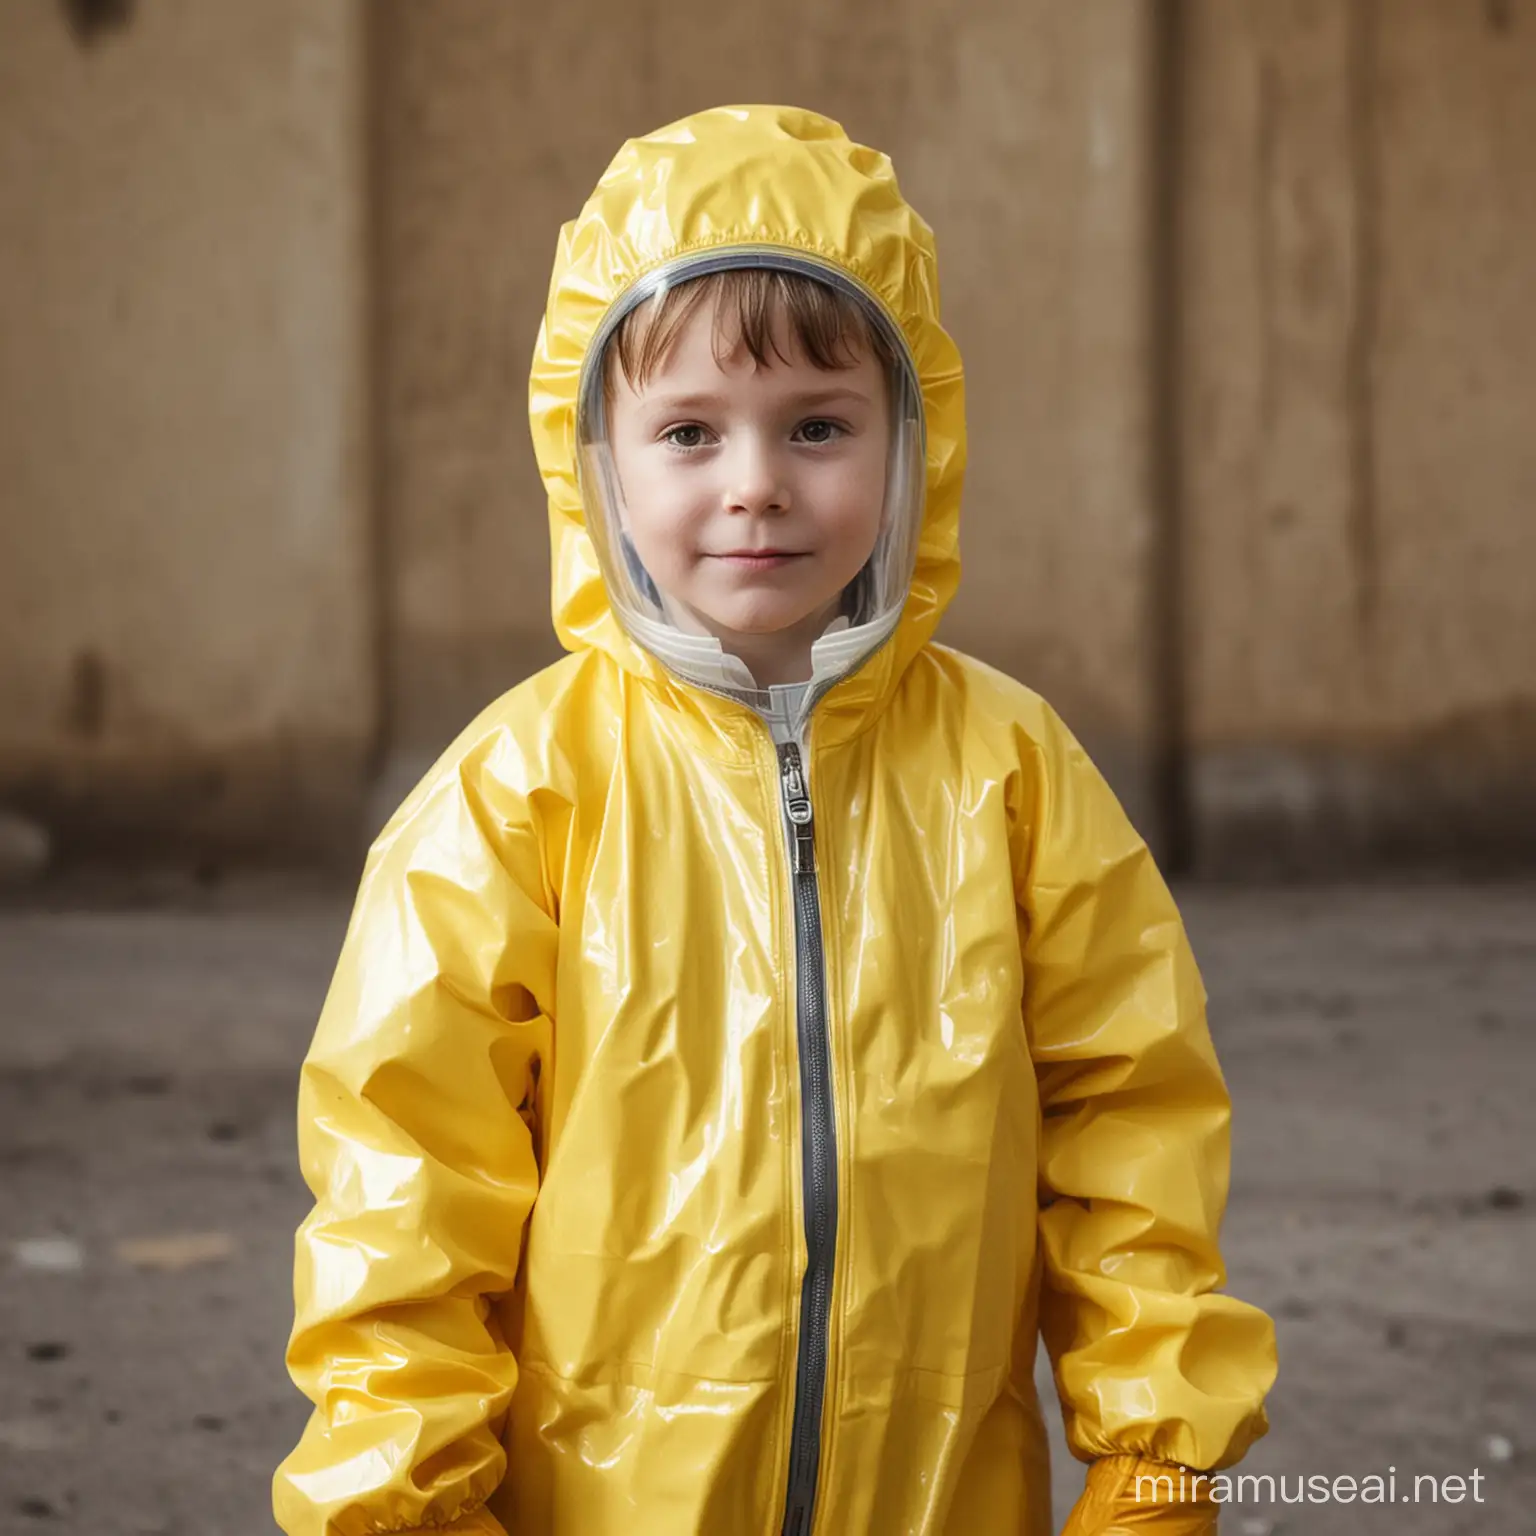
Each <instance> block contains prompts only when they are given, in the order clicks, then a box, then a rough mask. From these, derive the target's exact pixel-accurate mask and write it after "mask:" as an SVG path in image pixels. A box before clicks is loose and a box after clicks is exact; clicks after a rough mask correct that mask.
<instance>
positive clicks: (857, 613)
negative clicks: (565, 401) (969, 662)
mask: <svg viewBox="0 0 1536 1536" xmlns="http://www.w3.org/2000/svg"><path fill="white" fill-rule="evenodd" d="M742 267H766V268H770V269H772V270H777V271H784V272H796V273H801V274H803V275H804V276H807V277H811V278H815V279H816V280H817V281H819V282H822V283H825V284H827V285H828V286H829V287H832V288H835V289H837V290H838V291H839V292H841V293H843V294H846V295H847V296H848V297H850V298H851V299H853V300H854V301H855V302H856V303H857V304H858V305H859V306H860V307H861V309H862V310H863V312H864V313H865V315H866V316H867V317H868V319H869V323H870V325H871V326H872V327H874V328H876V329H877V331H878V332H879V334H880V335H882V336H883V337H884V338H885V339H886V341H887V342H888V344H889V350H890V352H891V353H892V354H893V355H894V356H895V357H896V358H897V359H898V362H897V365H896V366H895V367H894V368H893V369H890V370H888V373H887V386H888V387H887V391H886V393H887V397H888V400H889V402H890V442H889V450H888V454H887V459H886V470H885V488H884V492H885V493H884V500H883V505H882V510H881V516H880V524H879V533H878V535H877V537H876V539H875V543H874V548H873V550H872V551H871V553H870V556H869V558H868V560H867V561H866V562H865V563H864V565H863V567H862V568H861V569H860V570H859V571H858V573H857V575H856V576H855V577H854V578H853V579H852V580H851V581H850V582H849V583H848V584H847V585H846V586H845V587H844V588H843V590H842V595H841V605H840V611H839V612H838V614H837V616H836V617H835V618H834V619H833V620H832V621H831V622H830V625H829V627H828V630H827V632H826V633H825V634H824V636H823V637H822V638H821V639H819V640H818V641H817V642H816V644H815V647H814V649H813V651H812V668H813V670H812V673H811V676H810V678H809V679H808V681H809V682H811V684H812V685H813V687H812V690H811V693H812V694H813V695H814V696H819V695H820V694H821V693H822V692H824V691H825V690H826V688H828V687H830V686H831V685H832V684H833V683H835V682H836V681H838V680H839V679H840V678H842V677H846V676H848V675H849V674H850V673H852V672H854V671H856V670H857V669H858V668H859V666H861V665H862V664H863V662H864V661H866V660H867V659H868V658H869V656H870V655H871V654H873V652H874V651H876V650H877V649H879V647H880V646H881V645H882V644H884V642H885V641H886V640H887V639H888V638H889V637H890V635H891V634H892V633H893V632H894V630H895V628H896V625H897V623H898V621H899V620H900V618H901V611H902V607H903V605H904V603H905V602H906V597H907V592H908V590H909V589H910V587H911V583H912V572H913V568H914V565H915V563H916V559H917V545H918V536H919V532H920V529H921V524H922V515H923V493H924V461H925V451H926V445H925V438H924V426H923V408H922V394H921V391H920V389H919V387H918V383H917V370H916V368H915V367H914V365H913V362H912V357H911V352H910V349H909V348H908V346H907V343H906V339H905V338H904V337H903V336H902V334H901V332H900V331H899V330H898V329H897V327H896V326H895V325H894V324H893V323H892V322H891V320H890V319H889V318H888V316H887V315H886V314H885V312H884V310H883V309H881V308H880V307H879V305H878V304H876V303H875V301H874V300H873V299H871V298H870V297H869V296H868V295H867V294H866V293H865V292H864V290H863V289H862V288H861V287H859V285H858V284H857V283H855V282H854V281H853V280H852V279H851V278H849V277H847V276H846V275H845V274H844V273H842V272H840V271H839V270H838V269H837V268H836V267H833V266H831V265H830V264H827V263H824V262H820V261H817V260H815V259H813V258H810V257H801V256H797V255H793V254H790V253H786V252H784V251H782V250H774V249H767V250H764V249H745V250H743V249H737V250H734V251H725V252H715V253H710V254H708V255H705V256H699V257H692V258H682V259H680V260H679V261H677V262H673V263H671V264H669V265H667V266H665V267H662V268H660V269H658V270H657V271H655V272H652V273H650V274H648V275H647V277H646V278H644V279H642V280H641V281H640V282H638V283H636V285H635V286H634V287H633V288H632V289H631V290H630V291H629V292H628V293H627V294H626V295H625V297H624V299H623V301H622V302H621V303H620V304H617V305H615V306H614V309H613V310H612V311H611V312H610V313H609V314H608V315H607V316H606V317H605V319H604V323H603V325H602V326H601V328H600V329H599V331H598V333H597V335H596V336H595V337H594V338H593V341H592V344H591V346H590V347H589V348H588V351H587V356H586V360H585V362H584V364H583V368H582V377H581V385H580V390H579V393H578V397H577V415H576V434H577V474H578V479H579V483H580V488H581V495H582V502H583V505H584V507H585V509H586V515H587V527H588V529H589V531H590V533H591V536H592V542H593V544H594V546H595V547H596V551H597V557H598V562H599V565H600V566H601V568H602V574H603V580H604V582H605V583H606V585H607V589H608V598H609V602H610V604H611V605H612V607H613V610H614V613H615V615H616V617H617V618H618V620H619V623H620V625H621V626H622V627H623V629H624V631H625V633H626V634H627V635H628V636H629V637H630V639H631V640H633V641H634V642H635V643H636V644H638V645H640V646H642V647H643V648H644V649H646V650H647V651H649V652H650V653H651V654H653V655H654V656H656V657H657V658H658V659H660V660H661V661H662V662H663V663H665V664H666V665H667V666H669V667H670V668H671V669H672V670H673V671H674V672H676V673H678V674H679V675H681V676H682V677H684V678H685V679H687V680H688V681H690V682H693V683H697V684H699V685H700V686H702V687H706V688H710V689H713V690H715V691H717V692H723V693H726V694H729V695H731V696H733V697H737V698H741V699H743V700H744V701H745V702H748V703H751V704H754V705H756V706H758V707H759V708H763V707H770V706H773V705H774V704H775V703H776V702H777V701H774V700H773V699H772V698H771V696H770V693H769V691H768V690H766V689H762V688H759V687H758V686H757V681H756V679H754V678H753V676H752V674H751V671H750V669H749V668H747V667H746V665H745V664H744V663H743V662H741V661H740V660H738V659H737V658H735V657H734V656H732V655H730V654H729V653H728V652H727V651H726V650H725V649H724V648H723V647H722V644H721V642H720V640H719V639H717V638H715V637H714V636H713V635H711V634H709V633H707V629H708V626H707V625H706V624H704V623H702V622H699V621H698V620H697V618H696V616H695V618H694V620H693V621H692V622H684V623H680V622H679V614H680V613H682V612H684V611H685V610H683V609H682V607H681V605H680V604H678V603H677V602H675V601H672V600H670V598H669V596H668V595H667V594H664V593H663V592H662V590H661V589H660V588H659V587H658V586H657V584H656V582H655V581H654V580H653V579H652V576H651V573H650V572H649V571H648V570H647V569H646V567H645V565H644V564H643V562H642V561H641V559H640V556H639V554H638V552H637V551H636V548H635V543H634V540H633V539H632V538H631V537H630V534H629V528H630V517H629V510H628V508H627V507H626V506H625V502H624V492H623V483H622V480H621V477H620V466H619V463H618V461H617V460H616V458H615V453H614V449H613V445H612V442H611V441H610V437H609V430H608V429H609V423H608V410H607V402H606V399H605V392H604V376H605V372H606V370H605V368H604V358H605V355H606V352H607V349H608V346H609V345H610V343H611V342H612V340H613V337H614V334H615V332H616V331H617V330H618V327H619V325H620V324H621V323H622V321H623V320H624V317H625V316H626V315H628V314H630V313H632V312H633V311H634V310H635V309H636V308H638V307H639V306H640V305H641V304H644V303H646V302H648V301H650V300H653V299H656V298H658V297H659V296H660V295H661V294H662V293H664V292H665V290H666V289H667V288H668V287H669V286H673V285H676V284H679V283H682V282H686V281H688V280H689V279H692V278H697V277H704V276H707V275H709V274H712V273H716V272H723V271H727V270H731V269H734V268H742ZM812 702H814V697H812V698H807V699H806V700H805V705H806V707H807V708H808V707H809V705H810V703H812Z"/></svg>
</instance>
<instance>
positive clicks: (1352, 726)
mask: <svg viewBox="0 0 1536 1536" xmlns="http://www.w3.org/2000/svg"><path fill="white" fill-rule="evenodd" d="M125 8H126V9H127V11H128V13H129V21H128V23H127V25H126V26H123V27H120V28H118V29H116V30H109V31H105V32H103V33H102V34H101V35H100V36H99V37H97V38H96V39H95V41H94V42H92V43H91V44H90V45H86V43H85V42H83V41H82V40H81V39H80V38H78V37H77V36H75V35H72V33H71V31H70V29H69V27H68V26H67V25H66V21H65V14H66V12H65V8H64V7H63V6H62V5H57V6H56V5H54V4H49V3H42V0H38V3H25V0H0V230H3V231H4V237H5V243H4V246H3V249H0V539H3V541H4V547H3V558H0V804H4V803H21V804H23V805H25V806H28V807H30V808H31V809H33V810H34V811H36V812H38V813H39V814H40V815H42V816H43V817H45V818H46V819H47V820H48V821H49V822H50V824H51V825H53V826H54V827H55V829H56V830H57V831H58V832H59V833H60V835H61V836H62V837H63V839H64V841H65V843H66V846H67V847H72V848H75V849H81V850H85V851H101V850H109V849H111V848H114V847H116V848H123V847H127V846H131V845H133V846H137V847H139V848H144V847H149V848H155V849H163V850H169V849H172V848H173V847H180V848H198V849H206V848H217V847H220V846H238V847H240V848H242V849H243V850H245V851H252V850H260V851H274V852H284V853H291V852H294V851H299V852H302V853H306V854H307V853H311V852H314V851H316V850H318V849H321V848H323V847H325V846H327V845H328V844H331V843H334V844H344V843H346V841H347V840H348V838H349V836H350V835H351V834H352V833H354V832H355V831H356V830H358V829H359V828H366V827H367V826H368V824H369V823H370V822H371V821H374V820H376V819H377V817H378V815H379V814H381V813H382V811H383V810H384V809H386V808H387V807H388V806H389V805H390V804H391V803H392V802H393V800H394V799H395V798H396V797H397V795H398V793H399V791H400V790H401V789H402V788H403V786H404V782H405V780H408V779H409V778H410V777H411V775H412V774H414V773H415V772H416V771H417V769H419V767H420V766H421V764H422V761H423V760H424V759H425V758H426V757H428V756H430V755H431V754H432V753H433V752H435V751H436V750H437V749H438V748H439V747H440V746H441V745H442V744H443V743H444V742H445V741H446V740H447V738H448V737H449V736H450V735H451V734H452V732H453V731H454V730H455V729H456V728H457V727H458V726H459V725H460V724H462V723H463V721H464V720H466V719H467V718H468V717H469V715H470V714H472V713H473V712H474V710H475V709H477V708H478V707H479V706H480V705H481V704H482V703H484V702H485V701H486V700H487V699H488V698H490V697H491V696H493V695H494V694H495V693H497V692H499V691H500V690H502V689H504V688H506V687H508V686H510V685H511V684H512V683H514V682H515V681H516V680H518V679H519V678H520V677H522V676H524V675H525V674H526V673H528V672H529V671H531V670H533V669H535V668H536V667H538V666H541V665H543V664H544V663H545V662H547V661H549V660H552V659H553V658H554V657H555V655H556V646H555V641H554V637H553V633H552V631H551V627H550V621H549V571H548V545H547V534H546V527H545V517H544V508H543V502H542V494H541V490H540V486H539V482H538V477H537V474H536V471H535V469H534V465H533V459H532V454H531V451H530V448H529V444H528V435H527V425H526V406H525V399H526V380H527V370H528V362H529V355H530V351H531V348H532V344H533V338H534V333H535V330H536V328H537V325H538V320H539V316H540V312H541V309H542V305H543V301H544V292H545V285H546V281H547V276H548V270H549V263H550V260H551V258H552V256H553V251H554V242H555V234H556V230H557V228H558V226H559V224H560V222H561V221H562V220H563V219H565V218H567V217H569V216H570V215H571V214H572V213H573V212H574V211H575V210H576V209H577V208H578V207H579V205H580V203H581V201H582V199H583V198H584V197H585V195H586V193H587V191H588V190H589V188H590V187H591V185H592V183H593V181H594V180H595V178H596V177H597V175H598V174H599V172H600V171H601V169H602V167H603V166H604V164H605V163H606V162H607V160H608V158H609V157H610V155H611V154H612V152H613V150H614V149H615V147H616V146H617V145H618V143H619V142H620V140H621V139H622V138H624V137H625V136H626V135H628V134H632V133H634V132H638V131H643V130H645V129H647V128H650V127H653V126H655V125H657V124H660V123H662V122H664V121H667V120H668V119H671V118H674V117H677V116H680V115H682V114H684V113H686V112H689V111H691V110H695V109H697V108H699V107H702V106H706V105H710V104H713V103H718V102H721V101H727V100H791V101H796V102H801V103H804V104H806V105H809V106H813V107H816V108H818V109H819V110H822V111H825V112H828V113H830V114H831V115H833V116H834V117H837V118H839V119H840V120H841V121H842V122H843V123H844V124H845V125H846V126H847V128H848V129H849V130H850V132H851V133H853V134H854V135H855V136H856V137H859V138H862V139H864V140H865V141H867V142H870V143H873V144H876V145H879V146H880V147H882V148H884V149H886V150H887V151H889V152H890V154H891V155H892V157H893V158H894V160H895V162H896V165H897V169H898V171H899V173H900V175H901V177H902V181H903V185H904V187H905V188H906V190H907V192H908V195H909V196H910V197H911V198H912V200H913V201H914V203H915V204H916V205H917V206H918V207H919V208H921V209H922V210H923V211H924V212H925V214H926V215H927V216H928V218H929V219H930V221H931V222H932V223H933V225H934V227H935V229H936V231H937V233H938V238H939V245H940V252H941V267H942V271H943V274H944V281H945V313H946V317H947V321H948V323H949V325H950V326H951V328H952V329H953V331H954V333H955V335H956V336H957V338H958V339H959V342H960V345H961V347H962V349H963V351H964V353H965V356H966V361H967V367H968V375H969V382H970V412H971V427H972V455H971V473H970V481H969V489H968V497H967V503H966V511H965V519H964V525H963V528H964V531H963V547H964V554H965V559H966V570H965V576H964V580H963V582H962V586H961V593H960V597H959V598H958V600H957V602H956V604H955V607H954V608H953V609H952V611H951V614H950V617H949V618H948V620H947V621H946V623H945V626H944V629H943V632H942V635H943V638H945V639H947V640H950V641H952V642H953V643H955V644H958V645H960V646H962V647H963V648H965V649H967V650H971V651H974V652H976V653H977V654H979V655H981V656H983V657H986V658H987V659H989V660H992V661H994V662H996V663H997V664H999V665H1000V666H1002V667H1004V668H1006V669H1007V670H1009V671H1011V672H1013V673H1015V674H1016V675H1018V676H1020V677H1022V678H1024V679H1025V680H1027V681H1029V682H1030V683H1032V684H1034V685H1035V686H1037V687H1038V688H1040V689H1041V690H1042V691H1043V692H1044V693H1045V694H1046V695H1047V696H1048V697H1049V698H1051V699H1052V700H1053V701H1054V702H1055V703H1056V704H1057V705H1058V706H1059V707H1060V708H1061V709H1062V711H1063V712H1064V713H1065V715H1066V716H1067V718H1068V720H1069V721H1070V722H1071V723H1072V724H1073V725H1074V726H1075V727H1076V728H1077V729H1078V730H1079V732H1080V734H1082V735H1083V737H1084V738H1085V740H1086V741H1087V743H1088V745H1089V747H1090V750H1092V751H1093V752H1094V754H1095V756H1096V757H1098V758H1099V760H1100V761H1101V762H1102V763H1104V765H1105V767H1106V768H1107V770H1108V771H1109V773H1110V776H1111V778H1112V780H1113V781H1114V783H1115V784H1116V786H1117V787H1118V788H1119V789H1120V790H1121V792H1122V795H1123V797H1124V798H1125V800H1126V801H1127V804H1128V805H1129V807H1130V809H1131V811H1132V814H1133V816H1135V818H1136V819H1137V821H1138V822H1139V823H1140V824H1141V825H1142V826H1143V827H1144V828H1145V829H1146V830H1148V831H1149V832H1150V833H1152V834H1153V835H1154V836H1157V835H1158V834H1159V833H1163V832H1165V831H1167V830H1168V829H1169V828H1171V829H1172V830H1173V832H1175V833H1177V832H1178V831H1179V829H1180V827H1181V826H1182V827H1183V828H1184V830H1186V831H1187V832H1189V833H1190V834H1192V845H1193V849H1194V852H1195V855H1196V858H1197V862H1198V863H1199V865H1200V866H1201V867H1203V868H1206V869H1209V870H1217V871H1219V870H1228V869H1237V868H1252V867H1255V866H1256V865H1258V866H1263V867H1276V866H1289V867H1300V868H1326V867H1329V866H1334V865H1338V864H1341V863H1343V864H1349V865H1354V866H1359V865H1365V864H1370V863H1371V862H1372V861H1374V860H1376V859H1378V858H1380V857H1383V856H1394V857H1395V856H1398V855H1403V854H1409V855H1430V856H1440V855H1444V854H1446V853H1450V854H1452V855H1456V856H1458V857H1460V858H1461V859H1463V860H1465V859H1467V858H1468V857H1470V856H1473V855H1476V856H1478V857H1484V856H1494V857H1499V858H1503V859H1505V860H1524V861H1525V862H1526V863H1527V865H1528V864H1529V861H1530V860H1531V859H1532V858H1533V857H1536V789H1533V788H1532V786H1533V785H1536V772H1533V769H1536V665H1533V663H1536V599H1533V597H1532V591H1533V584H1532V582H1531V580H1530V573H1531V572H1532V571H1533V570H1536V516H1533V500H1536V433H1533V432H1532V431H1531V430H1530V427H1529V423H1530V421H1531V420H1532V419H1533V417H1536V366H1533V364H1536V295H1533V290H1532V286H1531V256H1530V253H1531V251H1532V250H1536V0H1466V3H1465V4H1459V5H1449V4H1443V3H1440V0H1391V4H1390V5H1389V4H1388V3H1387V0H1263V3H1258V0H1255V3H1252V4H1227V3H1226V0H1182V3H1180V4H1178V5H1156V4H1147V5H1136V4H1130V3H1127V0H1078V3H1074V4H1072V5H1070V6H1069V5H1064V4H1060V3H1055V0H1021V3H1014V4H1005V3H1003V0H980V3H978V4H977V5H975V6H972V7H968V8H967V9H966V10H965V12H964V14H963V16H955V15H950V14H949V13H946V12H942V11H940V10H936V9H935V8H934V7H933V6H932V5H931V4H928V3H927V0H899V3H897V4H895V5H894V6H888V7H885V8H881V9H871V8H868V7H858V8H853V7H850V6H838V5H835V4H827V3H826V0H814V3H813V0H788V9H784V8H783V7H780V8H779V9H778V10H776V11H774V12H773V13H772V14H771V16H770V15H769V14H768V13H767V12H766V11H762V10H760V9H759V10H753V9H749V8H743V7H724V6H718V5H711V4H705V3H703V0H681V3H680V4H679V5H678V6H674V7H671V8H670V9H669V10H668V11H667V12H666V17H665V25H664V26H663V25H662V24H661V21H660V19H659V18H660V13H658V12H655V11H647V10H644V9H641V10H636V9H635V8H633V7H624V6H616V5H613V4H611V3H609V0H573V3H572V4H570V5H568V6H565V7H561V8H556V9H554V10H550V9H549V8H545V9H544V10H541V11H530V10H528V9H527V8H526V7H516V6H509V5H504V4H500V3H497V0H434V3H433V4H432V5H423V4H411V3H408V0H374V3H373V4H372V5H370V6H368V7H366V8H365V7H364V6H363V5H362V4H361V3H360V0H323V3H313V0H311V3H307V4H305V3H301V0H268V3H266V4H264V5H262V6H260V7H233V6H226V5H201V6H199V5H194V4H192V3H191V0H140V3H139V4H137V5H128V6H126V7H125ZM365 18H366V28H367V35H366V36H365ZM365 98H367V99H366V100H365ZM370 104H371V116H369V115H368V109H369V107H370ZM381 739H382V740H383V741H385V742H387V744H388V746H389V748H390V751H391V759H390V760H391V761H392V762H393V764H394V767H395V771H394V773H393V774H392V775H387V776H386V778H385V781H384V783H383V786H382V788H380V789H379V790H378V792H377V794H376V798H375V800H374V802H373V805H372V806H371V807H370V808H369V809H367V810H365V811H362V812H361V813H359V809H358V808H359V805H360V800H361V797H360V790H361V787H362V786H363V784H364V782H365V779H366V777H367V774H368V770H369V767H370V751H371V749H372V748H374V747H375V746H376V745H377V744H378V743H379V741H380V740H381ZM1181 807H1182V809H1183V810H1184V811H1185V812H1186V813H1187V815H1185V816H1183V817H1181V816H1180V814H1179V812H1180V809H1181ZM359 815H360V817H361V819H359ZM1159 840H1160V841H1163V842H1164V844H1165V846H1166V845H1167V843H1168V839H1167V838H1166V837H1164V838H1160V839H1159Z"/></svg>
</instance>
